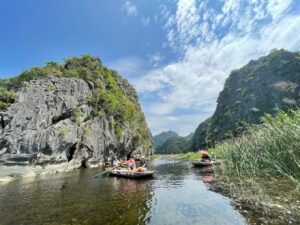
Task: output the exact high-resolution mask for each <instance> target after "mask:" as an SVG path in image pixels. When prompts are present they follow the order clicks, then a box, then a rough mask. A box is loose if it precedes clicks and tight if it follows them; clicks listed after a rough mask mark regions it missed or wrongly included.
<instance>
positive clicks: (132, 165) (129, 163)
mask: <svg viewBox="0 0 300 225" xmlns="http://www.w3.org/2000/svg"><path fill="white" fill-rule="evenodd" d="M125 163H126V164H127V168H128V172H129V173H133V172H134V170H135V169H136V164H135V160H134V158H133V157H130V156H127V160H126V161H125Z"/></svg>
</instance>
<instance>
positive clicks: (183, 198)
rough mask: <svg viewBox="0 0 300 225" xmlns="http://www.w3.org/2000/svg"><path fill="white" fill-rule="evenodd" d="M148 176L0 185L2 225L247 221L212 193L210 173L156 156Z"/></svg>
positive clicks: (83, 173) (74, 175)
mask: <svg viewBox="0 0 300 225" xmlns="http://www.w3.org/2000/svg"><path fill="white" fill-rule="evenodd" d="M150 167H151V169H153V170H155V171H156V174H155V177H154V178H152V179H146V180H128V179H124V178H116V177H107V176H102V177H99V178H96V179H94V178H91V176H92V175H94V174H95V173H97V172H98V171H99V170H98V169H82V170H77V171H74V172H70V173H62V174H55V175H48V176H43V177H36V178H30V179H29V178H28V179H23V180H19V181H16V182H12V183H9V184H6V185H1V186H0V224H1V225H14V224H18V225H19V224H28V225H35V224H39V225H40V224H49V225H50V224H51V225H56V224H107V225H109V224H111V225H117V224H118V225H127V224H128V225H135V224H141V225H142V224H153V225H160V224H165V225H168V224H170V225H171V224H172V225H173V224H180V225H181V224H182V225H186V224H193V225H194V224H201V225H213V224H214V225H227V224H228V225H235V224H236V225H243V224H246V222H245V220H244V218H243V217H242V216H241V215H240V214H239V212H238V211H236V210H234V208H233V207H232V206H231V204H230V199H228V198H226V197H224V196H222V195H220V194H217V193H214V192H212V191H209V190H208V188H207V186H206V184H205V182H209V181H211V179H212V176H211V175H212V173H211V172H210V171H203V170H200V169H197V168H193V167H192V166H191V164H190V163H189V162H187V161H180V160H179V161H177V160H175V161H174V160H167V159H155V160H153V161H152V162H151V163H150Z"/></svg>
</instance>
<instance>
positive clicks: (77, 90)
mask: <svg viewBox="0 0 300 225" xmlns="http://www.w3.org/2000/svg"><path fill="white" fill-rule="evenodd" d="M91 85H92V84H89V83H88V82H85V81H84V80H82V79H77V78H64V77H57V76H52V75H50V76H47V77H44V78H41V79H37V80H32V81H29V82H27V83H26V85H25V87H22V88H20V89H19V90H17V94H18V97H17V98H16V100H15V102H14V103H13V104H12V105H11V106H10V107H9V108H8V109H7V110H6V111H4V112H2V114H1V116H0V167H1V169H0V171H1V172H0V176H5V175H11V174H12V173H14V174H15V173H17V174H18V173H19V174H21V175H23V176H25V175H27V174H30V175H35V174H41V173H46V172H56V171H65V170H69V169H74V168H80V167H85V168H87V167H94V166H99V165H102V164H103V163H105V162H110V161H112V160H113V159H114V158H121V157H124V156H125V155H126V154H129V153H130V152H131V151H133V152H134V154H150V153H151V151H150V150H145V149H144V148H143V147H142V146H140V145H139V144H138V143H135V144H134V145H133V144H132V143H133V142H134V140H133V136H134V135H133V131H132V130H131V129H129V128H125V129H124V131H123V135H122V138H120V137H117V135H116V133H115V130H114V127H113V126H112V121H113V118H112V116H110V115H107V114H104V115H102V117H99V116H98V117H95V116H91V112H92V109H93V108H92V107H91V106H90V105H89V104H88V101H87V99H88V97H89V96H91V94H92V91H93V89H92V88H91ZM133 147H134V148H133ZM25 167H26V169H24V168H25ZM25 173H26V174H25Z"/></svg>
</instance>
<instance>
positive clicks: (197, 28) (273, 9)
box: [133, 0, 300, 133]
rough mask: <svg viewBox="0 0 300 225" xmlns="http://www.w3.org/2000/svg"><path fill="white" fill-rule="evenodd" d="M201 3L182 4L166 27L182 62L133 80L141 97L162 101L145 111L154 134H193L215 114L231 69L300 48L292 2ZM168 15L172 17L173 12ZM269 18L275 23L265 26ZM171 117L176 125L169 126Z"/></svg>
mask: <svg viewBox="0 0 300 225" xmlns="http://www.w3.org/2000/svg"><path fill="white" fill-rule="evenodd" d="M197 2H198V1H197ZM197 2H196V1H194V0H179V1H178V3H177V11H176V13H173V15H172V14H169V18H166V21H167V22H168V21H170V20H172V22H169V25H167V26H165V29H167V31H166V32H167V40H168V44H169V46H170V47H171V48H173V49H179V50H181V52H182V59H181V60H179V61H177V62H173V63H170V64H169V65H166V66H163V67H159V68H155V69H153V70H152V71H149V72H148V73H146V74H145V75H144V76H143V77H141V78H139V79H135V80H133V82H134V84H135V86H136V88H137V89H138V92H139V93H141V94H149V93H151V94H155V96H157V98H156V99H155V101H152V102H150V103H149V104H148V105H147V106H144V110H145V111H146V112H147V118H149V126H150V128H151V130H152V131H153V132H159V131H162V130H170V129H174V130H175V131H179V130H181V131H179V132H182V133H188V132H190V131H193V130H189V131H187V129H188V128H189V129H192V128H194V127H195V126H197V125H198V124H199V123H200V122H201V121H202V120H204V119H206V118H207V117H208V116H209V115H211V114H212V113H213V111H214V109H215V106H216V99H217V96H218V94H219V92H220V91H221V90H222V88H223V85H224V81H225V79H226V77H228V75H229V73H230V71H231V70H233V69H237V68H240V67H241V66H243V65H244V64H246V63H247V62H248V61H249V60H251V59H256V58H258V57H260V56H263V55H265V54H267V53H268V52H269V51H270V50H271V49H273V48H278V49H280V48H284V49H288V50H299V49H300V36H299V35H298V33H299V30H300V15H299V14H288V13H287V12H288V10H289V8H290V5H291V4H292V0H287V1H279V0H277V1H275V0H270V1H268V2H267V1H264V0H262V1H258V0H251V1H249V2H248V4H246V5H245V2H244V1H233V0H225V1H224V5H223V8H222V10H221V11H216V10H215V9H211V8H208V7H209V5H207V4H204V3H203V2H204V1H201V3H200V4H198V5H197ZM242 2H243V3H242ZM163 11H164V13H165V14H168V13H166V12H168V9H165V8H164V9H163ZM200 14H201V15H202V16H201V17H200ZM170 18H171V19H170ZM266 18H272V20H271V21H270V19H268V20H265V21H263V22H262V20H263V19H266ZM173 20H175V21H176V22H174V21H173ZM224 27H226V29H224ZM220 29H221V31H222V32H223V33H222V35H221V36H220V34H219V32H220ZM200 109H201V112H199V110H200ZM181 110H184V111H185V112H186V111H188V110H190V111H198V112H199V115H198V117H197V116H195V115H194V114H193V115H190V117H189V114H188V113H186V114H185V116H182V117H178V116H174V115H175V114H176V112H178V111H181ZM203 115H204V116H203ZM171 117H175V118H177V120H173V121H170V120H169V119H168V118H171ZM156 121H157V122H156ZM181 127H184V129H183V128H181Z"/></svg>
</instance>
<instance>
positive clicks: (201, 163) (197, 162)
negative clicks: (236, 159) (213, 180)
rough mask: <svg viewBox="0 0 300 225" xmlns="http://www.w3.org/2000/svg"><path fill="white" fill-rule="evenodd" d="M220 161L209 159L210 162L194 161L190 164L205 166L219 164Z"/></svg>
mask: <svg viewBox="0 0 300 225" xmlns="http://www.w3.org/2000/svg"><path fill="white" fill-rule="evenodd" d="M220 163H221V162H220V161H218V160H216V161H210V162H203V161H194V162H192V164H193V165H194V166H195V167H205V166H212V165H217V164H220Z"/></svg>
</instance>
